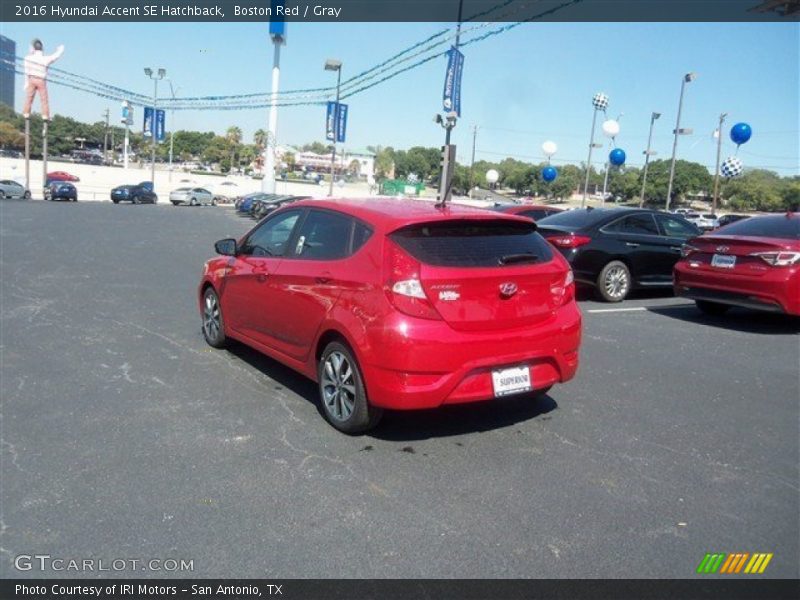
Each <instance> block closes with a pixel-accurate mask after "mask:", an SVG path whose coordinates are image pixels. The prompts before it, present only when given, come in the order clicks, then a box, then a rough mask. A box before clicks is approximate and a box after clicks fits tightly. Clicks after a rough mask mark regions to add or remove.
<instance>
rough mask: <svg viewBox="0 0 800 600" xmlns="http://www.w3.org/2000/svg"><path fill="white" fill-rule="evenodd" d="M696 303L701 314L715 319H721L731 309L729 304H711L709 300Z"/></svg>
mask: <svg viewBox="0 0 800 600" xmlns="http://www.w3.org/2000/svg"><path fill="white" fill-rule="evenodd" d="M694 302H695V304H696V305H697V308H698V309H699V310H700V312H701V313H703V314H704V315H710V316H714V317H720V316H722V315H724V314H725V313H726V312H728V311H729V310H730V309H731V307H730V306H728V305H727V304H720V303H719V302H709V301H708V300H695V301H694Z"/></svg>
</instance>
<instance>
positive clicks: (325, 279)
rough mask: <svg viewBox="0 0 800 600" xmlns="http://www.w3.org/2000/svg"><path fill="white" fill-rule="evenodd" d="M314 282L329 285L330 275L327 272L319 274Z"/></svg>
mask: <svg viewBox="0 0 800 600" xmlns="http://www.w3.org/2000/svg"><path fill="white" fill-rule="evenodd" d="M314 281H316V282H317V283H330V281H331V274H330V273H328V272H327V271H326V272H325V273H320V274H319V275H317V277H315V278H314Z"/></svg>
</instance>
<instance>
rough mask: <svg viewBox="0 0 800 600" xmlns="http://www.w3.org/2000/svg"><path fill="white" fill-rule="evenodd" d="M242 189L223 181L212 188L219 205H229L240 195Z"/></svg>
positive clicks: (236, 184) (233, 183) (235, 184)
mask: <svg viewBox="0 0 800 600" xmlns="http://www.w3.org/2000/svg"><path fill="white" fill-rule="evenodd" d="M241 190H242V188H240V187H239V184H238V183H235V182H233V181H223V182H222V183H219V184H217V185H216V186H214V197H215V198H216V199H217V202H219V203H220V204H229V203H231V202H233V201H234V200H235V199H236V198H238V197H239V196H241V195H242V191H241Z"/></svg>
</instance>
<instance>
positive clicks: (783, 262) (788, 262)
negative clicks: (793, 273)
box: [750, 252, 800, 267]
mask: <svg viewBox="0 0 800 600" xmlns="http://www.w3.org/2000/svg"><path fill="white" fill-rule="evenodd" d="M750 256H757V257H758V258H760V259H761V260H763V261H764V262H765V263H767V264H768V265H772V266H773V267H790V266H792V265H794V264H797V263H798V262H800V252H753V253H752V254H751V255H750Z"/></svg>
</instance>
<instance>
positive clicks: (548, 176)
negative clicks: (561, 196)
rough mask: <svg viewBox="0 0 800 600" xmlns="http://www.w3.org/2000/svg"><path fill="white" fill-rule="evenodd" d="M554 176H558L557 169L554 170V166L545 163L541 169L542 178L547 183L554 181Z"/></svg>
mask: <svg viewBox="0 0 800 600" xmlns="http://www.w3.org/2000/svg"><path fill="white" fill-rule="evenodd" d="M556 177H558V171H556V168H555V167H551V166H550V165H547V166H546V167H545V168H544V169H542V179H544V180H545V181H546V182H547V183H550V182H551V181H555V180H556Z"/></svg>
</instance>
